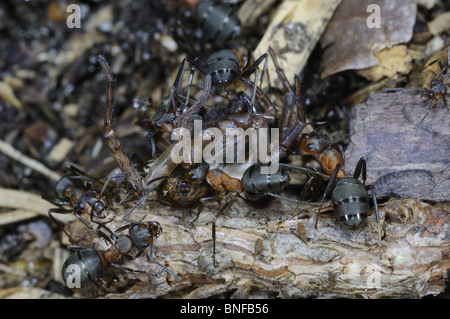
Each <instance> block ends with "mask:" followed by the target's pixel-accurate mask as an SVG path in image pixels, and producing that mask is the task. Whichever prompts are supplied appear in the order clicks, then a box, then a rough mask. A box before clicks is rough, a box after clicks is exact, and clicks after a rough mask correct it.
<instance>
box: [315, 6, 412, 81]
mask: <svg viewBox="0 0 450 319" xmlns="http://www.w3.org/2000/svg"><path fill="white" fill-rule="evenodd" d="M369 5H378V6H379V8H380V18H381V19H380V28H377V27H375V28H370V27H369V26H368V21H371V20H369V19H371V18H370V17H371V15H372V14H376V12H374V11H370V10H369V8H368V7H369ZM416 11H417V5H416V2H415V1H414V0H406V1H387V0H384V1H381V0H379V1H373V0H363V1H361V0H346V1H343V2H342V4H341V5H340V6H339V8H338V9H337V10H336V12H335V14H334V16H333V18H332V19H331V21H330V23H329V24H328V27H327V29H326V30H325V32H324V34H323V36H322V38H321V40H320V43H321V46H322V48H326V50H325V52H324V55H323V62H322V68H323V71H322V73H321V77H322V78H325V77H327V76H330V75H332V74H335V73H337V72H341V71H345V70H350V69H365V68H369V67H372V66H375V65H377V64H378V60H377V58H376V57H375V56H374V53H376V52H379V51H381V50H383V49H385V48H388V47H391V46H393V45H396V44H399V43H406V42H408V41H409V40H410V39H411V38H412V34H413V27H414V23H415V20H416Z"/></svg>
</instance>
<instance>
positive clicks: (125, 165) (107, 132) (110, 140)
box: [97, 55, 146, 196]
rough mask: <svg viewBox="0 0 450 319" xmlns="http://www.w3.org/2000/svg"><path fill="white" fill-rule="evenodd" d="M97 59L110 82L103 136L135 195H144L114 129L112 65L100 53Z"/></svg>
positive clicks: (142, 188) (107, 90)
mask: <svg viewBox="0 0 450 319" xmlns="http://www.w3.org/2000/svg"><path fill="white" fill-rule="evenodd" d="M97 60H98V62H99V63H100V66H101V67H102V69H103V71H104V72H105V74H106V77H107V78H108V84H107V89H106V104H105V124H104V128H103V130H104V131H103V137H104V139H105V143H106V145H107V146H108V149H109V150H110V151H111V154H112V155H113V157H114V159H115V160H116V163H117V165H118V166H119V167H120V170H121V171H122V172H123V175H124V177H125V179H126V180H127V181H128V182H129V183H130V185H131V186H132V188H133V191H134V193H135V195H137V196H139V195H143V194H145V193H146V188H145V186H144V185H143V183H142V179H141V178H140V176H139V174H138V173H137V171H136V169H135V168H134V166H133V165H132V164H131V162H130V159H129V158H128V156H127V155H126V154H125V152H124V151H123V148H122V145H121V144H120V141H119V139H118V137H117V135H116V133H115V131H114V127H113V122H112V117H113V108H114V104H115V103H114V92H115V89H116V78H115V77H114V75H113V73H112V70H111V67H110V66H109V64H108V62H107V61H106V59H105V57H104V56H103V55H98V56H97Z"/></svg>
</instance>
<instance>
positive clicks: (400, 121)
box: [345, 88, 450, 201]
mask: <svg viewBox="0 0 450 319" xmlns="http://www.w3.org/2000/svg"><path fill="white" fill-rule="evenodd" d="M421 93H422V92H421V91H420V90H418V89H413V88H411V89H406V90H402V91H399V92H395V93H385V94H376V95H373V96H372V97H371V98H369V100H368V101H367V102H365V103H362V104H359V105H356V106H355V107H354V109H353V110H352V114H351V118H350V138H351V143H350V144H349V146H348V147H347V149H346V152H345V160H346V171H347V172H352V171H353V169H354V167H355V166H356V163H357V162H358V160H359V159H360V158H361V156H365V157H366V159H367V183H368V184H373V185H374V186H375V190H376V194H377V196H379V197H388V196H396V197H401V198H418V199H421V200H431V201H448V199H449V198H450V116H449V108H448V105H450V97H449V96H448V94H447V96H446V97H445V99H446V101H445V103H444V99H441V100H439V102H438V104H437V107H436V108H435V109H431V110H430V113H429V114H428V116H427V117H426V118H425V119H424V120H423V122H422V124H421V126H420V127H419V129H418V130H417V134H416V129H417V126H418V124H419V122H420V121H421V119H422V118H423V117H424V116H425V114H426V113H427V111H428V110H429V108H430V106H431V104H432V100H429V99H428V98H426V97H421V96H420V94H421Z"/></svg>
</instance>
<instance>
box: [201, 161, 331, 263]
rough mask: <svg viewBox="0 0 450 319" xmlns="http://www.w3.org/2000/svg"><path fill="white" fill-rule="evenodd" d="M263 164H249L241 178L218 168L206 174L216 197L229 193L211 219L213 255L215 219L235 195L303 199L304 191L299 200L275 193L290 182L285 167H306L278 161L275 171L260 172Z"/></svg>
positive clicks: (305, 170) (250, 197)
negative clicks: (268, 172) (270, 172)
mask: <svg viewBox="0 0 450 319" xmlns="http://www.w3.org/2000/svg"><path fill="white" fill-rule="evenodd" d="M263 166H264V164H253V165H251V166H249V167H248V168H247V169H246V170H245V172H244V174H243V176H242V178H241V179H238V178H234V177H231V176H229V175H228V174H227V173H225V172H224V171H222V170H220V169H213V170H210V171H209V172H208V174H207V175H206V179H207V181H208V183H209V184H210V185H211V186H212V187H213V188H214V189H215V190H216V191H217V192H218V196H216V197H219V198H220V197H223V196H224V195H225V194H227V193H229V194H231V196H230V197H229V198H228V199H227V200H226V202H225V203H224V204H223V205H222V206H221V207H220V208H219V210H218V212H217V214H216V216H215V217H214V220H213V227H212V237H213V256H215V251H216V247H215V243H216V221H217V219H218V217H219V216H220V215H221V214H222V213H223V212H224V211H225V210H226V209H227V208H228V207H229V205H230V204H231V202H232V200H233V198H234V197H235V196H236V195H240V196H241V197H243V198H244V199H248V200H251V201H256V200H258V199H260V198H262V197H264V196H267V195H268V196H272V197H275V198H278V199H282V200H288V201H291V202H295V203H300V202H301V201H303V200H304V194H305V191H303V194H302V196H301V199H300V201H297V200H294V199H290V198H288V197H284V196H281V195H279V194H277V193H278V192H280V191H282V190H283V189H284V188H285V187H286V186H287V185H288V184H289V182H290V175H289V172H288V170H287V169H295V170H299V171H304V172H309V170H308V169H306V168H303V167H299V166H294V165H289V164H283V163H279V167H278V170H277V171H276V172H275V173H272V174H263V173H262V172H261V168H262V167H263ZM315 173H317V174H318V175H322V174H320V173H318V172H315ZM324 176H325V175H322V177H324ZM310 181H311V179H310ZM310 181H308V183H307V184H306V185H305V187H304V190H306V189H307V188H308V187H309V183H310Z"/></svg>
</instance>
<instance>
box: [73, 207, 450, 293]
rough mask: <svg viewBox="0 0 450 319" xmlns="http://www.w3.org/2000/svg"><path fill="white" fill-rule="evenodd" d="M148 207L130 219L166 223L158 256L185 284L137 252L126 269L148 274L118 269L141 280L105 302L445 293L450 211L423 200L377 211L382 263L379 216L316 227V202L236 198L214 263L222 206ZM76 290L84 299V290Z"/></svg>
mask: <svg viewBox="0 0 450 319" xmlns="http://www.w3.org/2000/svg"><path fill="white" fill-rule="evenodd" d="M149 205H150V208H149V209H142V208H141V209H138V210H136V211H135V212H133V215H132V218H135V219H137V220H145V221H149V220H156V221H158V222H159V223H160V224H161V225H162V227H163V232H162V235H161V236H160V237H159V238H158V239H157V240H156V241H155V249H154V252H155V259H156V260H157V261H158V262H160V263H162V264H163V265H165V266H166V267H168V268H170V269H171V270H172V271H173V272H174V273H175V274H177V275H178V276H179V277H180V278H181V282H177V281H176V280H175V279H174V278H173V277H172V276H171V275H167V273H166V272H164V271H163V270H162V269H161V268H160V267H158V266H157V265H155V264H153V263H151V262H149V261H148V260H147V259H146V258H145V257H140V258H139V259H136V260H133V261H129V262H127V264H126V266H128V267H132V268H135V269H140V270H146V271H148V272H149V275H148V276H147V275H145V274H138V273H132V272H126V273H122V274H120V273H117V272H116V275H117V276H119V277H120V279H121V280H119V281H118V282H116V284H119V283H121V282H124V278H128V279H131V278H132V279H138V280H139V281H138V282H137V283H135V284H134V285H132V286H131V287H129V288H128V289H127V290H126V292H124V293H109V294H107V295H106V297H107V298H156V297H169V298H174V297H175V298H207V297H211V296H216V295H219V294H222V293H232V292H234V294H233V296H235V297H244V298H249V297H252V296H255V295H258V294H259V295H260V294H261V293H263V292H265V293H267V294H269V295H271V296H278V297H280V298H306V297H338V298H341V297H346V298H361V297H364V298H381V297H423V296H426V295H430V294H431V295H436V294H439V293H441V292H442V291H443V290H444V289H445V285H446V283H445V280H446V278H447V272H448V269H449V266H450V259H449V258H450V254H449V253H450V236H449V230H448V225H449V222H450V220H449V219H450V215H449V214H448V212H446V211H445V209H444V208H441V207H437V206H436V207H433V206H431V205H428V204H425V203H422V202H420V201H418V200H412V199H408V200H395V199H393V200H391V201H389V202H387V203H386V204H385V205H384V206H383V207H380V215H381V229H382V247H383V256H382V259H380V251H379V249H378V239H377V227H376V223H375V217H374V214H372V215H371V216H369V218H368V223H367V224H366V225H365V226H364V227H362V228H360V229H358V230H354V231H353V230H350V229H347V228H345V227H344V226H342V225H340V224H338V223H337V221H336V220H335V219H334V218H325V217H324V216H322V217H321V218H320V219H319V222H318V228H317V229H314V222H315V217H316V216H317V215H316V212H317V208H318V206H317V205H316V204H305V205H303V204H302V205H300V206H299V209H298V210H296V213H293V212H292V209H293V207H294V205H293V204H292V203H288V202H278V201H273V202H271V203H270V206H269V207H268V208H259V209H256V208H252V207H251V206H249V205H248V204H247V203H245V201H244V200H243V199H237V200H236V201H235V202H234V203H233V205H232V206H231V207H230V209H229V210H227V211H226V212H225V213H224V214H223V215H222V216H221V217H220V218H219V219H218V221H217V254H216V261H217V266H216V267H214V266H213V263H212V238H211V224H212V223H211V222H212V220H213V218H214V216H215V214H216V211H215V210H210V209H206V208H205V209H203V211H202V212H200V213H199V214H197V213H195V212H187V211H182V210H179V209H175V208H168V207H167V206H165V205H161V204H158V203H155V202H151V203H149ZM326 205H327V204H325V206H326ZM325 206H324V208H325ZM125 211H126V210H124V209H119V210H118V211H117V216H116V217H115V218H114V220H113V221H112V222H110V223H108V227H110V228H111V229H113V230H114V229H117V228H119V227H121V226H123V225H124V224H125V222H124V221H123V220H122V216H123V214H124V213H125ZM85 229H86V228H85ZM153 274H156V275H157V276H155V275H153ZM149 278H150V280H149ZM77 294H79V295H80V296H81V297H83V290H77Z"/></svg>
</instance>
